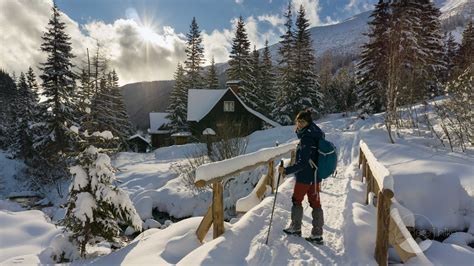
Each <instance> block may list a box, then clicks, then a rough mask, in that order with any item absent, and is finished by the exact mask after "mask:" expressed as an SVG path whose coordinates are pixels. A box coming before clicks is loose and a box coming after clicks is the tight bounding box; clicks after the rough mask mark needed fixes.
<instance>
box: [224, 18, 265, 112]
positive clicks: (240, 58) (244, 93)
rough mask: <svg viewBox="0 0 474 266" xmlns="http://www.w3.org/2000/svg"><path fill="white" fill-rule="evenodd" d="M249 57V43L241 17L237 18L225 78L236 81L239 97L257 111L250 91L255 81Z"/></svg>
mask: <svg viewBox="0 0 474 266" xmlns="http://www.w3.org/2000/svg"><path fill="white" fill-rule="evenodd" d="M251 61H252V59H251V55H250V41H249V40H248V36H247V32H246V30H245V23H244V19H243V18H242V16H240V17H239V20H238V22H237V27H236V30H235V36H234V38H233V39H232V50H231V52H230V60H229V68H228V69H227V78H228V79H229V80H238V81H239V82H240V83H239V92H238V94H239V97H240V98H241V99H242V100H243V101H244V102H245V103H246V104H247V105H249V106H250V107H251V108H253V109H257V106H258V105H257V104H258V103H257V102H256V98H257V97H256V94H255V92H254V91H252V89H253V88H255V80H254V79H253V77H252V71H253V70H252V65H251Z"/></svg>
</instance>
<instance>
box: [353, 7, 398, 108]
mask: <svg viewBox="0 0 474 266" xmlns="http://www.w3.org/2000/svg"><path fill="white" fill-rule="evenodd" d="M370 17H371V18H372V20H371V21H370V22H369V23H368V24H369V33H368V34H367V37H368V38H369V40H368V43H366V44H364V45H363V46H362V53H361V60H360V61H359V63H358V64H357V71H356V75H357V80H358V81H357V85H358V92H357V93H358V102H357V103H356V106H357V109H358V110H359V112H361V113H369V114H371V113H377V112H380V111H381V110H382V109H383V107H384V105H385V100H384V99H385V91H386V87H387V85H388V79H387V76H388V75H387V73H388V52H389V47H388V45H389V43H388V30H389V20H390V4H389V2H386V1H383V0H380V1H379V2H378V4H376V5H375V9H374V10H373V11H372V14H371V15H370Z"/></svg>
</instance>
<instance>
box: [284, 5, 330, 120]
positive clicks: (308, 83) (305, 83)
mask: <svg viewBox="0 0 474 266" xmlns="http://www.w3.org/2000/svg"><path fill="white" fill-rule="evenodd" d="M312 42H313V41H312V39H311V33H310V31H309V20H308V19H307V18H306V12H305V10H304V8H303V5H301V6H300V9H299V11H298V15H297V18H296V31H295V42H294V46H293V49H294V54H295V64H294V70H293V71H294V86H295V87H294V90H295V93H294V95H293V96H294V98H291V100H292V101H291V102H292V103H293V104H292V108H291V109H290V111H291V113H290V114H291V115H292V117H296V114H297V113H298V112H299V111H301V110H305V109H308V108H311V109H313V111H315V113H316V114H319V113H320V112H321V111H323V109H324V105H323V101H322V94H321V86H320V85H319V82H318V81H317V76H316V73H315V66H316V59H315V56H314V51H313V45H312Z"/></svg>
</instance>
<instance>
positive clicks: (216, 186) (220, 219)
mask: <svg viewBox="0 0 474 266" xmlns="http://www.w3.org/2000/svg"><path fill="white" fill-rule="evenodd" d="M223 190H224V188H223V186H222V183H221V182H215V183H213V184H212V224H213V225H214V227H213V229H214V230H213V237H214V239H216V238H218V237H219V236H220V235H222V234H223V233H224V195H223Z"/></svg>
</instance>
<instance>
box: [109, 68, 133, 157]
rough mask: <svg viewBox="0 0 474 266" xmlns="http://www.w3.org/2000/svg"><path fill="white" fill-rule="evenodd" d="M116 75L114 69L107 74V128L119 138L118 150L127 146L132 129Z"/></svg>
mask: <svg viewBox="0 0 474 266" xmlns="http://www.w3.org/2000/svg"><path fill="white" fill-rule="evenodd" d="M118 81H119V78H118V75H117V72H115V69H114V70H112V72H110V73H109V74H108V80H107V84H108V85H109V86H110V88H109V91H110V95H109V97H110V101H111V109H110V115H111V123H110V124H109V130H110V131H111V132H112V134H113V135H114V136H116V137H118V138H119V140H120V143H121V147H119V150H122V149H125V148H128V138H129V137H130V136H131V135H132V134H133V132H134V130H133V127H132V125H131V124H130V120H129V117H128V113H127V108H126V106H125V103H124V101H123V97H122V93H121V92H120V88H119V85H118Z"/></svg>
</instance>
